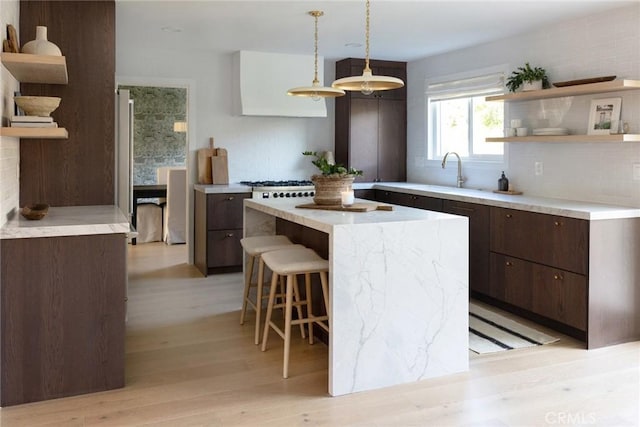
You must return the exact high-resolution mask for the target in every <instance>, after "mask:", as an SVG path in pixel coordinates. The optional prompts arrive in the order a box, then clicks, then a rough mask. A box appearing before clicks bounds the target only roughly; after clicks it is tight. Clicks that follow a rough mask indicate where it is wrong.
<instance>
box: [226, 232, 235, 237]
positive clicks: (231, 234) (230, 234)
mask: <svg viewBox="0 0 640 427" xmlns="http://www.w3.org/2000/svg"><path fill="white" fill-rule="evenodd" d="M225 237H233V233H227V234H226V235H225Z"/></svg>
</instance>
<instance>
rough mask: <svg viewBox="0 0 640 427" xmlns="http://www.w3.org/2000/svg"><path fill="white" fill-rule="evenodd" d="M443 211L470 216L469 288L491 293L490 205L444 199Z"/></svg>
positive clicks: (474, 290) (473, 290)
mask: <svg viewBox="0 0 640 427" xmlns="http://www.w3.org/2000/svg"><path fill="white" fill-rule="evenodd" d="M442 211H443V212H447V213H450V214H455V215H461V216H466V217H467V218H469V289H470V290H471V291H472V292H481V293H484V294H486V293H489V206H486V205H478V204H475V203H467V202H458V201H455V200H444V201H443V202H442Z"/></svg>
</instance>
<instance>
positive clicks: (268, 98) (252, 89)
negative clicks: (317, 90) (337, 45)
mask: <svg viewBox="0 0 640 427" xmlns="http://www.w3.org/2000/svg"><path fill="white" fill-rule="evenodd" d="M234 55H235V56H234V68H235V70H234V74H235V75H236V76H239V85H237V86H239V92H240V93H239V107H240V108H239V109H240V111H239V113H240V114H241V115H244V116H284V117H327V105H326V101H325V99H324V98H322V99H320V100H319V101H313V100H312V99H311V98H303V97H297V96H289V95H287V90H289V89H290V88H292V87H298V86H310V85H311V82H312V80H313V73H314V56H313V55H289V54H281V53H265V52H252V51H246V50H243V51H239V52H236V53H235V54H234ZM323 71H324V67H323V58H322V57H318V79H319V80H320V81H321V82H322V81H324V80H323V78H324V75H323Z"/></svg>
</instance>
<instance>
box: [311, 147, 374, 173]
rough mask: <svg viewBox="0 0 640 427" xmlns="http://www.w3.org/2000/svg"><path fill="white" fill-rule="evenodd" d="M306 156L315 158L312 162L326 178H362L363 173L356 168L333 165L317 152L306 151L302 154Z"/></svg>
mask: <svg viewBox="0 0 640 427" xmlns="http://www.w3.org/2000/svg"><path fill="white" fill-rule="evenodd" d="M302 154H303V155H305V156H313V157H315V160H312V161H311V163H313V164H314V165H315V166H316V167H317V168H318V169H320V172H321V173H322V175H324V176H330V175H337V176H345V175H354V176H362V171H361V170H358V169H354V168H346V167H345V166H344V165H341V164H339V163H336V164H333V163H329V162H328V161H327V159H326V158H324V156H322V155H320V154H318V153H317V152H315V151H305V152H303V153H302Z"/></svg>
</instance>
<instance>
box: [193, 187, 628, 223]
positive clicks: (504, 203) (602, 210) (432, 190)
mask: <svg viewBox="0 0 640 427" xmlns="http://www.w3.org/2000/svg"><path fill="white" fill-rule="evenodd" d="M353 188H354V190H364V189H377V190H386V191H397V192H401V193H407V194H415V195H417V196H427V197H438V198H444V199H448V200H457V201H460V202H469V203H478V204H481V205H489V206H496V207H501V208H509V209H519V210H523V211H529V212H537V213H543V214H548V215H557V216H563V217H569V218H577V219H585V220H590V221H594V220H604V219H621V218H640V208H634V207H629V206H614V205H607V204H603V203H594V202H581V201H574V200H564V199H553V198H549V197H534V196H527V195H509V194H498V193H494V192H492V191H488V190H476V189H472V188H456V187H446V186H441V185H430V184H418V183H411V182H364V183H354V184H353ZM194 189H195V190H196V191H201V192H203V193H206V194H212V193H249V192H251V187H249V186H246V185H242V184H229V185H201V184H197V185H194Z"/></svg>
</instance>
